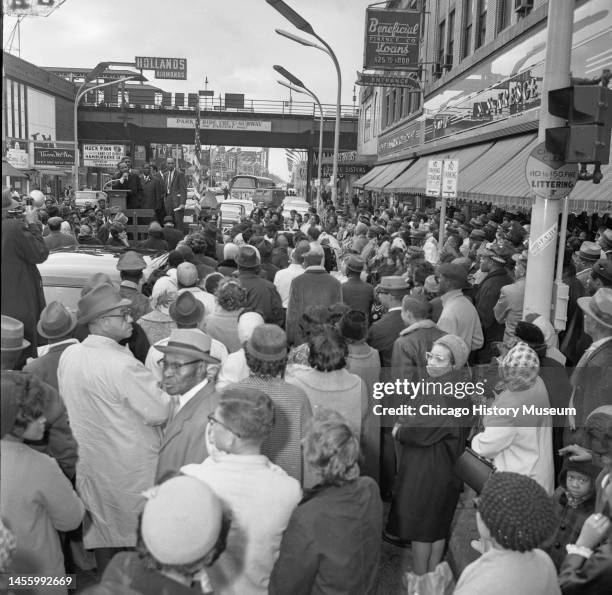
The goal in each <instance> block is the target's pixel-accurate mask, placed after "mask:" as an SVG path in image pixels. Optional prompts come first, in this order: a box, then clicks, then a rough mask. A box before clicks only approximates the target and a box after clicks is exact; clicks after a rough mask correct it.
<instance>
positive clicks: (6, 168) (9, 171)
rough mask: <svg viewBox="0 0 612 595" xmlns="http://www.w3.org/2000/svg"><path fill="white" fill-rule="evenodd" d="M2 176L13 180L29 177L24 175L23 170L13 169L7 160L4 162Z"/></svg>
mask: <svg viewBox="0 0 612 595" xmlns="http://www.w3.org/2000/svg"><path fill="white" fill-rule="evenodd" d="M2 176H3V177H6V176H10V177H11V178H27V177H28V176H27V175H26V174H24V173H23V172H22V171H21V170H19V169H17V168H16V167H13V166H12V165H11V164H10V163H9V162H8V161H6V160H5V159H3V160H2Z"/></svg>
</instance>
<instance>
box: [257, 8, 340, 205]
mask: <svg viewBox="0 0 612 595" xmlns="http://www.w3.org/2000/svg"><path fill="white" fill-rule="evenodd" d="M266 2H267V3H268V4H269V5H270V6H272V8H274V9H276V10H277V11H278V12H279V13H280V14H282V15H283V16H284V17H285V18H286V19H287V20H288V21H289V22H290V23H291V24H292V25H294V26H295V27H297V28H298V29H299V30H300V31H304V33H308V34H309V35H312V36H313V37H315V38H316V39H318V40H319V41H320V42H321V43H322V44H323V46H320V45H318V44H316V43H313V42H312V41H309V40H307V39H302V38H301V37H298V36H297V35H293V34H292V33H288V32H287V31H282V30H281V29H275V31H276V33H278V34H279V35H281V36H283V37H286V38H287V39H291V40H292V41H295V42H296V43H299V44H301V45H305V46H309V47H314V48H316V49H318V50H321V51H323V52H325V53H326V54H327V55H328V56H329V57H330V58H331V59H332V61H333V63H334V66H335V67H336V76H337V78H338V93H337V95H336V128H335V130H334V157H333V167H332V202H333V204H334V206H337V193H338V191H337V187H336V184H337V181H338V179H337V178H338V149H339V146H340V110H341V102H342V74H341V73H340V64H338V59H337V58H336V54H334V51H333V50H332V49H331V46H330V45H329V44H328V43H327V42H326V41H325V40H324V39H323V38H321V37H320V36H319V35H317V34H316V33H315V31H314V29H313V28H312V26H311V25H310V23H309V22H308V21H307V20H306V19H304V18H303V17H301V16H300V15H299V14H298V13H297V12H295V10H293V8H291V7H290V6H288V5H287V4H285V3H284V2H283V0H266Z"/></svg>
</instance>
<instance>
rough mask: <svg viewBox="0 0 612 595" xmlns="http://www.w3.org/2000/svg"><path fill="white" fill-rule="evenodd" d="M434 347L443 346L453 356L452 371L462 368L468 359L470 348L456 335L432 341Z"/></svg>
mask: <svg viewBox="0 0 612 595" xmlns="http://www.w3.org/2000/svg"><path fill="white" fill-rule="evenodd" d="M434 345H444V347H446V348H447V349H448V350H449V351H450V352H451V355H452V356H453V370H458V369H459V368H463V366H465V364H467V361H468V357H470V348H469V347H468V346H467V344H466V343H465V341H464V340H463V339H462V338H461V337H459V336H458V335H444V336H443V337H440V338H439V339H436V341H434Z"/></svg>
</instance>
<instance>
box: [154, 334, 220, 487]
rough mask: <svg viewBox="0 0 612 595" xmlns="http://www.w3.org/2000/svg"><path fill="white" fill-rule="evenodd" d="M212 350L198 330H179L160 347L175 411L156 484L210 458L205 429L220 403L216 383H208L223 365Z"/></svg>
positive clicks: (164, 381) (165, 381)
mask: <svg viewBox="0 0 612 595" xmlns="http://www.w3.org/2000/svg"><path fill="white" fill-rule="evenodd" d="M210 347H211V339H210V337H209V336H208V335H206V334H205V333H203V332H202V331H201V330H199V329H195V328H194V329H175V330H173V331H172V333H171V335H170V338H169V339H168V343H167V344H166V345H158V346H157V349H158V350H159V351H161V352H162V353H163V354H164V358H163V359H162V361H161V364H162V370H163V377H162V387H163V389H164V390H165V391H166V392H167V393H168V394H169V395H170V400H171V408H170V417H169V418H168V423H167V425H166V428H165V430H164V437H163V440H162V445H161V448H160V451H159V460H158V463H157V472H156V474H155V483H160V482H161V481H163V478H164V476H165V475H167V474H168V473H171V472H175V471H178V470H179V469H180V468H181V467H182V466H183V465H187V464H188V463H201V462H202V461H203V460H204V459H205V458H206V457H207V456H208V449H207V446H206V433H205V431H204V430H205V428H206V424H207V423H208V416H209V415H210V414H212V413H213V411H214V410H215V407H216V406H217V402H218V396H217V394H216V393H215V387H214V384H213V383H212V382H209V380H208V366H209V365H210V364H219V363H220V360H218V359H217V358H215V357H212V356H211V354H210Z"/></svg>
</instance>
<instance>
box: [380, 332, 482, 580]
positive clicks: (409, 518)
mask: <svg viewBox="0 0 612 595" xmlns="http://www.w3.org/2000/svg"><path fill="white" fill-rule="evenodd" d="M469 354H470V350H469V347H468V346H467V345H466V343H465V341H463V339H461V337H458V336H457V335H444V336H443V337H440V338H439V339H438V340H437V341H435V342H434V343H433V346H432V348H431V351H430V352H428V353H427V354H426V361H424V362H423V367H426V369H427V377H426V378H424V379H423V380H425V381H427V382H431V383H436V386H440V387H444V386H450V387H452V389H453V390H452V392H451V393H450V394H449V391H446V390H442V388H440V389H438V388H434V389H433V390H432V391H429V390H428V391H427V393H426V394H419V395H416V396H415V398H414V399H412V396H413V395H405V398H404V400H403V401H402V404H403V403H404V401H405V402H406V403H409V404H410V405H411V406H413V407H414V408H415V409H414V411H415V412H416V414H415V415H410V416H406V417H404V418H403V419H401V421H399V422H398V423H396V424H395V426H394V428H393V437H394V438H395V440H396V441H397V450H398V459H399V462H398V473H397V478H396V480H395V485H394V487H393V499H392V501H391V510H390V511H389V518H388V521H387V527H386V530H385V533H384V537H385V540H386V541H390V542H391V543H394V544H395V545H400V546H401V545H405V544H407V543H408V542H412V570H413V571H414V572H415V573H416V574H418V575H423V574H427V573H428V572H433V571H434V570H435V568H436V566H437V565H438V564H439V563H440V562H441V561H442V556H443V554H444V548H445V544H446V539H447V538H448V536H449V534H450V527H451V522H452V520H453V515H454V513H455V509H456V507H457V502H458V500H459V494H460V492H461V486H462V484H461V480H460V479H459V478H458V477H457V476H456V475H455V474H454V473H453V468H454V466H455V463H456V462H457V459H458V458H459V456H460V455H461V453H462V452H463V451H464V449H465V443H466V440H467V437H468V432H469V430H470V427H471V422H472V416H471V402H470V401H469V399H466V398H465V397H466V394H465V393H462V392H459V390H455V388H456V387H459V386H460V385H461V384H462V383H463V382H465V381H467V380H469V378H470V373H469V370H468V368H467V367H466V365H467V360H468V357H469ZM399 404H400V403H399V402H398V405H399ZM429 406H433V407H437V406H440V407H444V408H452V409H453V410H457V416H454V415H441V414H438V413H437V412H436V411H435V410H433V411H432V410H431V409H429ZM466 407H467V408H468V409H469V414H466V412H465V411H460V410H461V409H463V408H466Z"/></svg>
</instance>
